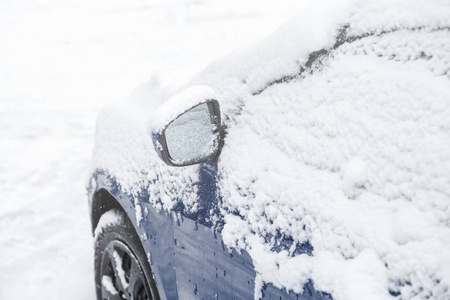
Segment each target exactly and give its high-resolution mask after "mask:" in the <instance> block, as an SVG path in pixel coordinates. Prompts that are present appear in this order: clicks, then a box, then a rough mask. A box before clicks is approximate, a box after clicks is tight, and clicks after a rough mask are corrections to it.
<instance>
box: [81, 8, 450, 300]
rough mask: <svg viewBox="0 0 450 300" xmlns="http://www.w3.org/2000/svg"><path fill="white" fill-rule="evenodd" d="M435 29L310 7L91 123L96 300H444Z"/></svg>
mask: <svg viewBox="0 0 450 300" xmlns="http://www.w3.org/2000/svg"><path fill="white" fill-rule="evenodd" d="M372 2H373V3H372ZM388 12H389V16H388V17H387V16H386V14H387V13H388ZM449 12H450V7H449V4H448V3H446V1H435V2H433V3H426V5H423V3H422V2H421V1H392V2H386V3H385V2H383V3H381V2H380V3H379V1H378V2H377V1H361V2H357V3H353V4H351V3H350V2H342V3H340V2H339V3H338V2H335V1H334V2H330V3H325V2H318V3H316V4H314V5H312V6H310V7H309V8H307V9H306V10H304V11H303V12H301V13H300V14H299V15H297V16H296V17H295V18H294V19H292V20H291V21H289V22H288V23H286V24H285V25H283V26H282V27H281V28H280V29H279V30H278V31H276V32H274V33H273V34H271V35H270V36H268V37H267V38H266V39H264V40H263V41H261V42H260V43H259V44H257V45H253V46H249V47H247V48H243V49H238V50H236V51H235V52H233V53H232V54H230V55H229V56H227V57H224V58H219V59H217V60H216V61H214V62H212V63H211V64H210V65H209V66H208V67H207V68H206V69H204V70H203V71H201V72H200V73H199V74H197V75H195V76H194V77H193V78H192V79H191V80H190V81H189V82H188V83H186V84H185V85H184V86H183V87H182V88H175V87H173V88H167V87H163V86H161V85H158V84H157V83H155V80H152V81H151V82H149V83H148V84H144V85H143V86H141V87H139V88H138V89H137V90H136V91H135V92H134V93H133V94H132V95H131V96H130V98H129V99H126V100H125V101H123V102H120V103H111V104H110V105H108V106H107V107H105V108H104V109H103V111H102V112H101V113H100V115H99V118H98V124H97V133H96V146H95V149H94V155H93V162H92V176H91V180H90V182H89V185H88V192H89V205H90V211H91V221H92V232H93V235H94V242H95V283H96V291H97V298H98V299H183V300H184V299H305V300H306V299H308V300H312V299H314V300H319V299H327V300H329V299H337V300H339V299H346V300H347V299H411V298H414V299H429V298H433V299H449V298H450V292H449V291H450V288H449V286H450V282H449V281H450V279H449V278H450V276H449V271H448V270H450V261H449V259H448V255H447V254H448V250H449V249H450V241H449V238H448V237H449V236H450V234H449V233H450V232H449V227H448V220H450V211H449V209H448V203H449V201H450V199H449V194H450V184H449V181H448V170H449V169H450V154H449V153H450V143H449V140H450V139H449V136H448V132H449V130H450V123H449V121H448V120H449V118H448V116H449V115H450V106H449V105H448V97H449V95H450V84H449V81H450V18H448V13H449ZM430 253H432V254H433V255H431V256H430Z"/></svg>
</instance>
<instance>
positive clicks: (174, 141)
mask: <svg viewBox="0 0 450 300" xmlns="http://www.w3.org/2000/svg"><path fill="white" fill-rule="evenodd" d="M153 144H154V146H155V150H156V152H157V153H158V155H159V157H160V158H161V159H162V160H163V161H164V162H165V163H166V164H168V165H170V166H178V167H181V166H189V165H194V164H198V163H201V162H205V161H207V160H210V159H213V158H214V157H216V156H217V155H218V154H219V153H220V150H221V147H222V145H223V136H222V129H221V118H220V106H219V102H218V101H217V100H213V99H211V100H206V101H204V102H202V103H200V104H196V105H195V106H193V107H191V108H189V109H188V110H185V111H184V112H183V113H182V114H180V115H178V116H177V117H176V118H175V119H173V120H172V121H170V123H169V124H168V125H167V126H165V127H163V128H162V129H160V130H157V131H153Z"/></svg>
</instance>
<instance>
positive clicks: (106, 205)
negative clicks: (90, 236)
mask: <svg viewBox="0 0 450 300" xmlns="http://www.w3.org/2000/svg"><path fill="white" fill-rule="evenodd" d="M111 209H117V210H120V211H122V212H123V213H124V215H125V216H127V213H126V211H125V209H124V208H123V207H122V205H121V204H120V202H119V201H117V199H116V198H115V197H114V196H113V195H112V194H111V193H110V192H109V191H108V190H106V189H104V188H101V189H99V190H98V191H96V192H95V193H94V195H93V196H92V204H91V225H92V233H94V231H95V228H96V227H97V225H98V222H99V220H100V217H101V216H102V215H103V214H104V213H105V212H107V211H109V210H111Z"/></svg>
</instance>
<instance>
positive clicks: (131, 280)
mask: <svg viewBox="0 0 450 300" xmlns="http://www.w3.org/2000/svg"><path fill="white" fill-rule="evenodd" d="M110 212H112V211H109V212H108V213H110ZM113 213H114V214H115V215H116V216H118V217H117V220H115V221H114V222H112V223H110V224H109V225H105V226H104V227H103V228H97V229H96V230H95V231H96V233H97V235H96V239H95V257H94V266H95V288H96V293H97V299H98V300H103V299H110V300H119V299H120V300H122V299H128V300H144V299H147V300H159V296H158V291H157V289H156V285H155V281H154V279H153V276H152V271H151V269H150V265H149V263H148V260H147V256H146V255H145V251H144V248H143V247H142V244H141V242H140V240H139V237H138V235H137V233H136V231H135V230H134V227H133V225H132V224H131V221H130V220H129V219H128V217H127V216H125V215H124V214H123V213H122V212H120V211H118V210H114V211H113ZM99 224H101V222H99ZM98 226H102V225H98Z"/></svg>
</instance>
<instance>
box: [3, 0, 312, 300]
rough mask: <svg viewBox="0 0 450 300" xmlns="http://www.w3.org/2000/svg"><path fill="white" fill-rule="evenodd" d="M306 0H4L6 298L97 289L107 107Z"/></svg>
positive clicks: (195, 65) (191, 66)
mask: <svg viewBox="0 0 450 300" xmlns="http://www.w3.org/2000/svg"><path fill="white" fill-rule="evenodd" d="M91 2H92V1H91ZM304 5H305V1H303V2H302V1H294V0H284V1H282V2H280V1H275V0H264V1H257V0H252V1H246V2H244V1H237V0H233V1H226V0H191V1H188V0H184V1H183V0H171V1H169V0H167V1H163V0H160V1H158V0H147V1H145V0H133V1H125V0H123V1H117V0H115V1H103V0H102V1H96V2H95V3H89V1H87V0H78V1H77V0H70V1H63V0H23V1H15V0H0V257H1V260H0V299H9V300H14V299H61V298H65V299H94V285H93V270H92V260H93V257H92V256H93V251H92V242H91V235H90V223H89V217H88V216H89V213H88V207H87V199H86V195H85V188H84V184H85V181H86V177H87V170H88V165H89V161H90V156H91V151H92V148H93V137H94V130H95V118H96V113H97V111H98V110H99V109H100V108H101V107H102V105H104V104H105V103H106V102H107V101H110V100H116V99H120V98H123V97H125V96H126V95H127V94H128V93H129V92H130V91H131V90H132V89H133V88H134V87H135V86H136V85H138V84H139V83H140V82H143V81H146V80H148V79H149V78H150V77H151V76H152V74H155V72H162V74H164V76H163V79H165V80H167V78H174V77H175V78H179V77H183V76H186V75H189V74H191V73H192V72H193V71H195V70H198V69H200V68H201V67H202V66H204V65H205V64H206V63H207V62H208V61H210V60H211V59H213V58H214V57H216V56H218V55H222V54H224V53H226V52H228V51H230V50H232V49H234V48H236V47H237V46H239V45H240V44H242V43H244V42H247V41H248V40H252V39H258V38H260V37H261V36H264V35H265V34H266V33H268V32H270V31H272V30H273V29H275V28H276V27H277V26H278V25H279V24H281V23H282V22H283V20H285V19H286V18H288V17H289V16H290V15H291V14H293V13H294V12H295V9H299V8H301V7H302V6H304ZM168 81H170V80H168Z"/></svg>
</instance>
